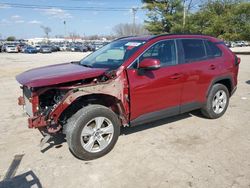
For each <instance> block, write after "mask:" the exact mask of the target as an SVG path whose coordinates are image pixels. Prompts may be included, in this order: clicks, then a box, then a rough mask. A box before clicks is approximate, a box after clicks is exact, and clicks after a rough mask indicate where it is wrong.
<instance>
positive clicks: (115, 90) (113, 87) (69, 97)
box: [48, 74, 129, 124]
mask: <svg viewBox="0 0 250 188" xmlns="http://www.w3.org/2000/svg"><path fill="white" fill-rule="evenodd" d="M92 94H102V95H103V94H106V95H109V96H112V97H115V98H116V99H117V105H118V109H119V112H120V115H121V116H122V117H121V119H122V121H123V123H124V124H127V123H128V119H129V118H128V116H129V103H128V101H127V100H126V99H127V98H128V87H127V80H126V77H123V76H122V74H121V75H120V76H118V77H116V78H115V79H112V80H110V81H107V82H104V83H98V84H95V85H88V86H82V87H79V88H75V89H72V90H70V91H69V92H68V93H67V94H66V95H65V96H64V98H63V99H62V101H61V102H59V103H58V104H57V106H56V107H55V108H54V109H53V110H52V111H51V112H50V114H49V115H48V117H50V118H52V119H53V120H54V122H55V123H57V122H58V119H59V117H60V115H61V114H62V113H63V111H64V110H66V109H67V107H69V106H70V105H71V104H72V103H73V102H74V101H76V100H77V99H79V98H80V97H83V96H88V95H92Z"/></svg>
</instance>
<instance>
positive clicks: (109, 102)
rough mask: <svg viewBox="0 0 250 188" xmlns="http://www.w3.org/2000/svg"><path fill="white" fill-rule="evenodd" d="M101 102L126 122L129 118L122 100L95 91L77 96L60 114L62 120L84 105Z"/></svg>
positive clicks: (100, 103)
mask: <svg viewBox="0 0 250 188" xmlns="http://www.w3.org/2000/svg"><path fill="white" fill-rule="evenodd" d="M94 104H99V105H103V106H106V107H108V108H110V109H111V110H112V111H113V112H114V113H115V114H117V116H118V118H119V119H121V120H122V123H123V124H126V123H125V122H127V118H126V113H125V110H124V107H123V104H122V102H121V101H120V100H119V99H118V98H116V97H115V96H112V95H109V94H102V93H93V94H88V95H82V96H79V97H77V98H76V99H75V100H74V101H73V102H72V103H71V104H69V105H68V106H67V107H66V108H65V109H64V110H63V111H62V113H61V114H60V115H59V118H58V119H59V120H60V121H65V120H67V119H68V118H70V117H71V116H72V115H73V114H74V113H76V112H77V111H78V110H80V109H81V108H83V107H84V106H88V105H94Z"/></svg>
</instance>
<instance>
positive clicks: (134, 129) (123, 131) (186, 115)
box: [121, 113, 192, 135]
mask: <svg viewBox="0 0 250 188" xmlns="http://www.w3.org/2000/svg"><path fill="white" fill-rule="evenodd" d="M190 117H192V115H191V113H184V114H180V115H176V116H173V117H168V118H164V119H160V120H157V121H153V122H151V123H145V124H141V125H137V126H134V127H121V135H129V134H133V133H136V132H140V131H144V130H147V129H152V128H155V127H158V126H162V125H164V126H170V125H168V124H170V123H173V122H175V121H179V120H182V119H187V118H190Z"/></svg>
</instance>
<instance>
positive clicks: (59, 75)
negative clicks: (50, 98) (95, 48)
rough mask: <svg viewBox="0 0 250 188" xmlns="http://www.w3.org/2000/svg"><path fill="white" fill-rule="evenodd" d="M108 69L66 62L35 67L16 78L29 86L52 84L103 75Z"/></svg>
mask: <svg viewBox="0 0 250 188" xmlns="http://www.w3.org/2000/svg"><path fill="white" fill-rule="evenodd" d="M105 71H106V69H99V68H98V69H97V68H88V67H84V66H81V65H79V64H74V63H64V64H57V65H51V66H46V67H41V68H35V69H31V70H28V71H25V72H23V73H21V74H19V75H17V76H16V80H17V81H18V82H19V83H20V84H21V85H25V86H28V87H42V86H50V85H55V84H60V83H65V82H71V81H76V80H82V79H86V78H93V77H97V76H100V75H102V74H103V73H104V72H105Z"/></svg>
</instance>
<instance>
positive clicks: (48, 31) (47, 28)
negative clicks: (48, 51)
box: [41, 25, 51, 40]
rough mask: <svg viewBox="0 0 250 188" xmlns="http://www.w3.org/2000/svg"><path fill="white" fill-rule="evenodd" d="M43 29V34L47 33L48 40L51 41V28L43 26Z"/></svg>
mask: <svg viewBox="0 0 250 188" xmlns="http://www.w3.org/2000/svg"><path fill="white" fill-rule="evenodd" d="M41 28H42V29H43V32H44V33H45V35H46V38H47V40H49V33H50V32H51V29H50V27H47V26H43V25H41Z"/></svg>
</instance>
